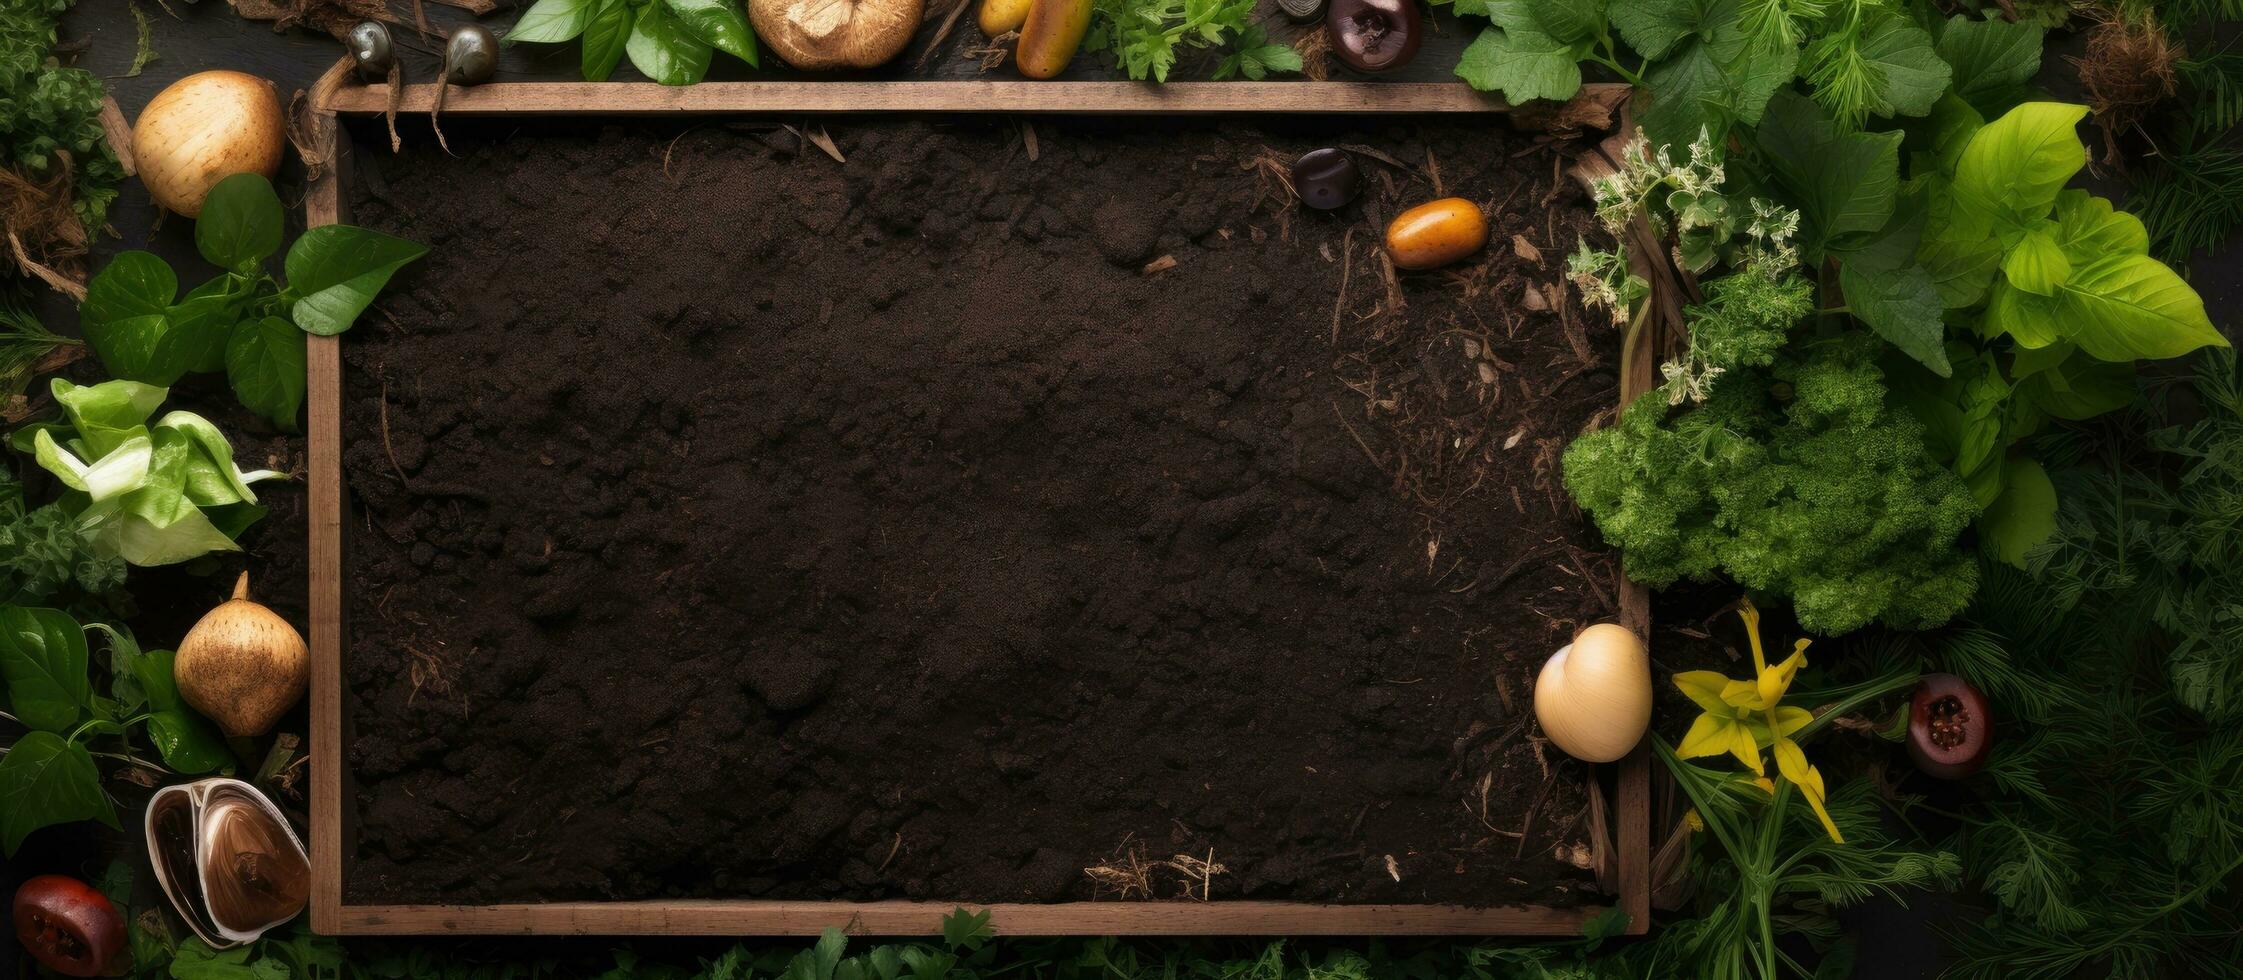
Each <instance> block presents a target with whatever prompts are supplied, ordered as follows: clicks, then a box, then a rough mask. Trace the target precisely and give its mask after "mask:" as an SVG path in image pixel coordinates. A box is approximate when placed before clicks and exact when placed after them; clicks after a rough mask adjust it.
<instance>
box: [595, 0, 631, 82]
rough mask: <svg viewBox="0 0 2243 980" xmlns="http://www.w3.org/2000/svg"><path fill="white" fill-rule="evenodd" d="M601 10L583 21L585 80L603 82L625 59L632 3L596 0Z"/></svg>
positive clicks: (621, 0) (617, 0)
mask: <svg viewBox="0 0 2243 980" xmlns="http://www.w3.org/2000/svg"><path fill="white" fill-rule="evenodd" d="M595 2H597V3H598V4H599V9H598V10H596V11H594V12H593V14H592V17H591V19H590V20H587V21H585V23H584V80H585V81H588V82H604V81H607V77H608V76H609V75H611V74H613V73H614V72H615V65H616V63H617V62H620V61H622V60H623V44H624V42H625V41H626V40H628V39H629V38H630V36H631V5H630V4H629V3H626V2H625V0H595Z"/></svg>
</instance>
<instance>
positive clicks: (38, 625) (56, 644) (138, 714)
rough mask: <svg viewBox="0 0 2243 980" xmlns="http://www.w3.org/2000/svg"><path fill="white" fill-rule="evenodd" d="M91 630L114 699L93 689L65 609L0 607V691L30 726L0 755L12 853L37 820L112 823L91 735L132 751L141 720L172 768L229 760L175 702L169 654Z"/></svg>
mask: <svg viewBox="0 0 2243 980" xmlns="http://www.w3.org/2000/svg"><path fill="white" fill-rule="evenodd" d="M91 628H94V629H100V630H102V631H104V632H106V633H107V634H108V635H109V637H110V643H111V647H110V664H111V678H112V685H111V690H112V693H114V694H115V695H117V696H116V697H114V698H104V697H100V696H97V695H96V694H95V693H94V688H93V673H92V670H93V663H92V659H91V657H90V656H89V655H88V653H87V649H86V634H85V629H83V628H81V627H80V626H79V625H78V621H77V620H76V619H73V618H71V616H70V614H69V613H66V612H63V611H61V610H58V609H39V608H29V607H24V606H0V680H4V681H5V685H4V686H0V690H4V691H5V693H6V695H7V704H8V710H9V713H10V714H11V715H13V716H14V718H15V720H16V721H17V722H20V723H22V724H23V725H24V726H25V727H28V728H30V729H31V732H30V734H28V735H25V736H24V737H23V738H21V739H19V740H17V741H16V743H15V745H14V746H12V747H10V748H9V749H8V751H7V755H6V756H5V757H0V851H4V852H5V853H6V854H7V855H9V856H13V855H14V854H15V851H16V848H17V847H18V846H20V845H21V844H22V843H23V839H24V838H25V837H26V836H28V835H29V834H30V833H31V832H32V831H34V830H37V829H39V828H41V827H46V826H51V825H54V824H59V823H70V822H73V821H78V820H100V821H102V822H103V823H106V824H108V825H109V826H110V827H112V828H114V827H116V826H117V819H116V814H115V812H114V810H113V809H112V808H111V807H110V805H109V800H108V797H106V796H104V795H102V792H101V782H100V778H101V777H100V773H99V771H98V769H97V768H96V767H95V765H94V753H93V751H92V750H91V749H90V748H89V747H88V745H87V743H88V742H90V741H91V740H93V739H95V738H101V737H113V738H117V739H120V740H123V741H124V742H125V744H126V747H127V748H128V749H129V748H130V745H131V741H130V740H131V734H132V731H133V728H134V726H138V725H145V726H146V728H145V730H146V732H147V734H148V736H149V738H150V740H151V742H152V743H153V744H154V745H155V747H156V750H157V752H158V754H159V756H160V757H161V758H162V759H163V760H164V765H165V766H166V767H169V768H170V769H171V770H172V771H174V772H179V773H186V774H195V773H204V772H211V771H215V770H218V769H221V768H224V767H225V766H227V765H228V764H230V763H231V761H232V756H231V755H230V754H229V753H228V752H227V750H226V743H225V740H224V739H223V738H221V737H220V736H219V734H218V731H217V729H215V728H212V727H211V725H210V723H209V722H207V721H205V720H203V718H202V717H201V716H200V715H197V714H195V713H194V711H193V710H192V709H190V708H188V707H187V706H186V704H185V703H184V702H183V701H181V700H180V697H179V689H178V687H177V685H175V684H174V683H173V682H172V679H171V652H170V651H168V650H158V651H154V652H153V653H149V654H142V653H141V652H140V648H139V646H138V645H137V644H135V643H133V642H132V640H131V637H130V634H127V633H124V632H122V631H120V630H117V629H115V628H112V627H108V626H104V625H99V624H97V625H96V626H94V627H91ZM105 754H114V753H105ZM119 757H120V758H128V759H129V758H130V757H129V756H119ZM136 764H140V765H151V764H149V763H138V762H136Z"/></svg>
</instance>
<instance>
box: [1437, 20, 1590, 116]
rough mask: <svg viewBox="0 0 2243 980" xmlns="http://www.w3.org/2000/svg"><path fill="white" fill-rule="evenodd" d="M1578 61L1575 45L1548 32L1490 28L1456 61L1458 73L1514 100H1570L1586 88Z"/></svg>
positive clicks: (1482, 87) (1478, 86) (1489, 90)
mask: <svg viewBox="0 0 2243 980" xmlns="http://www.w3.org/2000/svg"><path fill="white" fill-rule="evenodd" d="M1578 60H1579V59H1578V57H1577V52H1576V51H1575V50H1574V46H1573V45H1569V44H1565V43H1563V42H1561V41H1559V40H1557V39H1556V38H1553V37H1551V36H1549V35H1547V34H1541V33H1538V32H1534V31H1505V30H1503V29H1502V28H1499V27H1490V28H1488V29H1486V30H1484V31H1481V32H1480V36H1479V37H1477V38H1474V39H1473V41H1472V43H1471V44H1470V45H1469V46H1467V47H1466V48H1465V49H1464V56H1463V57H1461V58H1459V59H1457V63H1456V77H1458V78H1461V79H1464V81H1465V82H1466V83H1467V84H1470V85H1471V86H1472V87H1473V88H1476V89H1479V90H1480V91H1482V92H1501V93H1503V97H1504V98H1505V99H1507V100H1509V101H1511V102H1514V103H1522V102H1531V101H1533V100H1535V99H1570V98H1572V97H1573V94H1574V93H1575V92H1578V91H1580V90H1581V67H1580V66H1579V65H1578V64H1576V62H1577V61H1578Z"/></svg>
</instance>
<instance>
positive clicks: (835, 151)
mask: <svg viewBox="0 0 2243 980" xmlns="http://www.w3.org/2000/svg"><path fill="white" fill-rule="evenodd" d="M802 137H803V138H804V139H807V140H809V141H810V142H811V144H812V145H814V146H816V147H817V148H818V149H821V150H824V151H826V155H827V156H829V157H832V158H833V162H835V163H848V162H849V158H847V157H844V156H842V155H841V148H840V147H838V146H835V145H834V144H833V137H831V136H829V135H826V128H825V127H824V126H820V127H818V131H817V132H815V133H813V132H810V131H809V130H808V129H804V130H802Z"/></svg>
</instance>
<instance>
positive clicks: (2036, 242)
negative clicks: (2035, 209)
mask: <svg viewBox="0 0 2243 980" xmlns="http://www.w3.org/2000/svg"><path fill="white" fill-rule="evenodd" d="M2002 275H2004V276H2006V277H2008V278H2009V284H2010V285H2012V286H2015V287H2017V288H2019V289H2022V290H2024V291H2026V292H2028V293H2032V294H2034V295H2036V296H2048V295H2051V294H2053V293H2055V292H2056V287H2058V286H2061V285H2063V284H2064V280H2066V279H2069V278H2071V275H2072V263H2071V260H2069V259H2066V258H2065V257H2064V247H2063V246H2062V245H2059V244H2057V242H2056V227H2055V225H2054V224H2053V223H2050V224H2048V225H2046V226H2045V227H2041V228H2035V229H2033V230H2032V231H2030V232H2027V233H2026V234H2025V237H2023V238H2020V239H2018V240H2017V244H2016V245H2013V246H2011V247H2010V250H2009V254H2008V255H2006V256H2003V257H2002Z"/></svg>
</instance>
